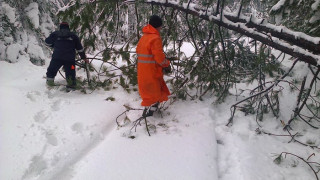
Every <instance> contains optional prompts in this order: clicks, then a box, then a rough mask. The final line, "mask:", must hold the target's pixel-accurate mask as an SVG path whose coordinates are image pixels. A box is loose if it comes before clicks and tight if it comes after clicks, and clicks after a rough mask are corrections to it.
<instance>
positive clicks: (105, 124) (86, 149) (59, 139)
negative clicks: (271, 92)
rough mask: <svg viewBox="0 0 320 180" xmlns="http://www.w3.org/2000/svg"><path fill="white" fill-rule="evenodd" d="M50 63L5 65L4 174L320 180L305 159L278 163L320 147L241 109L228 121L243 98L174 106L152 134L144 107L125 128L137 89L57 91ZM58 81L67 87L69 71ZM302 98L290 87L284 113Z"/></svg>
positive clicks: (1, 76)
mask: <svg viewBox="0 0 320 180" xmlns="http://www.w3.org/2000/svg"><path fill="white" fill-rule="evenodd" d="M48 62H49V60H47V63H48ZM46 68H47V65H46V66H35V65H33V64H32V63H31V62H29V61H28V60H20V61H19V62H17V63H14V64H10V63H7V62H4V61H0V84H1V85H0V101H1V103H0V179H1V180H88V179H95V180H105V179H112V180H142V179H145V180H150V179H152V180H153V179H159V180H163V179H165V180H180V179H181V180H182V179H183V180H188V179H190V180H207V179H208V180H209V179H210V180H218V179H219V180H231V179H232V180H270V179H272V180H279V179H288V180H289V179H290V180H309V179H315V176H314V174H313V172H312V171H311V169H310V168H309V167H308V165H307V164H305V163H303V162H302V161H299V160H298V159H297V158H292V157H290V156H287V158H284V159H283V162H282V163H280V164H279V165H278V164H276V163H274V162H273V160H274V159H275V158H276V157H277V155H279V154H280V153H281V152H291V153H294V154H297V155H299V156H301V157H303V158H305V159H307V158H308V157H309V156H310V155H311V154H312V153H315V156H311V157H310V160H312V161H315V162H319V157H318V153H319V151H317V150H312V149H311V148H306V147H304V146H302V145H299V144H297V143H288V141H290V138H289V137H277V136H269V135H264V134H257V133H256V129H257V128H258V125H257V123H256V122H255V118H254V117H253V116H244V114H243V113H241V112H240V111H237V113H236V115H235V119H234V124H233V126H231V127H227V126H226V123H227V122H228V119H229V118H230V106H231V105H232V104H233V103H234V102H235V101H236V99H235V98H234V97H232V96H230V97H229V98H228V99H227V100H226V102H225V103H223V104H220V105H215V103H214V98H208V99H207V100H205V101H199V100H194V101H189V100H187V101H182V100H178V101H176V102H174V103H173V104H171V105H169V103H166V104H165V106H166V107H167V106H168V105H169V107H168V109H167V110H165V111H164V112H163V114H162V117H161V116H160V115H158V116H155V117H151V118H148V121H149V124H151V125H154V126H152V127H153V128H151V130H150V131H151V136H148V133H147V131H146V128H145V124H143V123H142V124H141V126H138V127H137V129H136V131H135V129H132V127H133V121H134V120H135V119H137V118H138V117H139V115H140V114H141V113H142V111H141V110H137V111H130V112H128V113H127V114H126V115H127V116H128V118H129V119H130V120H131V122H127V123H126V122H125V121H124V119H125V115H123V116H121V117H120V118H119V121H120V123H121V124H123V127H117V123H116V118H117V116H118V115H120V114H121V113H122V112H124V111H125V110H126V109H125V107H124V106H123V105H129V106H130V107H132V108H138V109H139V108H141V107H140V97H139V95H138V93H137V92H132V93H130V94H128V93H127V92H126V91H124V90H123V89H122V88H121V87H120V86H119V87H117V88H115V89H112V90H110V91H104V90H95V91H93V92H92V93H91V94H84V93H82V92H79V91H74V92H69V93H66V92H65V91H62V87H60V88H59V89H51V90H48V89H47V88H46V86H45V78H44V76H45V73H46ZM78 76H84V74H83V72H78ZM56 81H58V82H61V83H64V79H63V78H62V77H61V76H60V75H58V76H57V79H56ZM239 86H241V85H238V87H239ZM242 86H244V87H245V86H246V85H242ZM108 97H113V98H115V101H111V100H106V99H107V98H108ZM239 98H241V97H239ZM109 99H110V98H109ZM238 100H239V99H238ZM294 102H295V99H294V98H292V95H290V94H289V91H284V94H283V98H282V102H281V104H282V105H283V106H284V109H287V113H285V111H284V114H283V115H282V116H283V118H285V117H286V116H288V115H290V113H291V112H290V109H292V107H293V104H294ZM260 124H261V125H262V126H263V127H262V128H260V129H263V130H265V131H268V130H270V131H272V132H274V133H276V134H285V132H284V131H283V130H282V126H281V125H280V123H279V122H278V120H276V119H275V118H273V117H271V116H270V117H269V118H268V117H267V118H266V120H265V121H264V122H261V123H260ZM300 126H301V125H300ZM303 133H304V135H305V136H304V140H306V141H307V140H312V141H313V142H314V143H315V145H318V144H319V138H318V135H317V134H319V132H318V131H317V132H313V131H310V130H307V129H306V131H304V132H303Z"/></svg>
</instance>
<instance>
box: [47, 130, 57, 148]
mask: <svg viewBox="0 0 320 180" xmlns="http://www.w3.org/2000/svg"><path fill="white" fill-rule="evenodd" d="M46 138H47V142H48V143H49V144H51V145H52V146H57V145H58V139H57V137H56V136H55V135H54V134H53V133H52V132H50V131H48V132H46Z"/></svg>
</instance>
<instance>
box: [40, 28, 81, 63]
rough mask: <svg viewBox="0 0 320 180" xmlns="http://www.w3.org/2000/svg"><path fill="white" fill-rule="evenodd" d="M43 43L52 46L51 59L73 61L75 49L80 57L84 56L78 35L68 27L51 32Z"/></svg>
mask: <svg viewBox="0 0 320 180" xmlns="http://www.w3.org/2000/svg"><path fill="white" fill-rule="evenodd" d="M45 43H46V45H47V46H49V47H52V48H53V54H52V60H60V61H75V59H76V50H77V51H78V53H79V55H80V56H81V59H85V58H86V55H85V53H84V49H83V47H82V45H81V42H80V39H79V37H78V36H77V35H76V34H75V33H73V32H70V30H69V29H60V31H55V32H53V33H51V34H50V36H49V37H48V38H46V40H45Z"/></svg>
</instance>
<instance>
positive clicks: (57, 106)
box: [51, 99, 63, 111]
mask: <svg viewBox="0 0 320 180" xmlns="http://www.w3.org/2000/svg"><path fill="white" fill-rule="evenodd" d="M62 103H63V101H62V100H61V99H59V100H57V101H55V102H54V103H53V104H52V105H51V109H52V110H53V111H59V110H60V107H61V105H62Z"/></svg>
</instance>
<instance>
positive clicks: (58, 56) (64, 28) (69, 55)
mask: <svg viewBox="0 0 320 180" xmlns="http://www.w3.org/2000/svg"><path fill="white" fill-rule="evenodd" d="M45 43H46V45H47V46H49V47H52V48H53V54H52V59H51V62H50V65H49V67H48V69H47V85H48V86H53V85H54V78H55V76H56V75H57V72H58V71H59V69H60V68H61V66H64V70H65V75H66V80H67V88H71V89H75V88H76V85H77V84H76V70H75V66H76V62H75V59H76V51H77V52H78V53H79V55H80V57H81V59H83V60H84V61H86V62H88V60H87V59H86V55H85V53H84V49H83V46H82V45H81V42H80V39H79V37H78V36H77V35H76V34H75V33H73V32H70V29H69V24H68V23H67V22H62V23H61V24H60V30H59V31H55V32H53V33H51V34H50V35H49V37H48V38H46V39H45Z"/></svg>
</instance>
